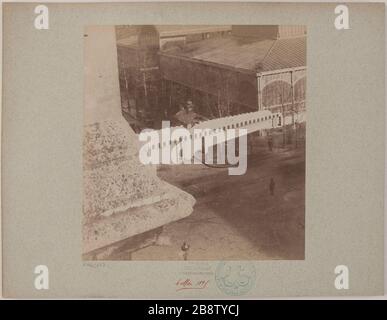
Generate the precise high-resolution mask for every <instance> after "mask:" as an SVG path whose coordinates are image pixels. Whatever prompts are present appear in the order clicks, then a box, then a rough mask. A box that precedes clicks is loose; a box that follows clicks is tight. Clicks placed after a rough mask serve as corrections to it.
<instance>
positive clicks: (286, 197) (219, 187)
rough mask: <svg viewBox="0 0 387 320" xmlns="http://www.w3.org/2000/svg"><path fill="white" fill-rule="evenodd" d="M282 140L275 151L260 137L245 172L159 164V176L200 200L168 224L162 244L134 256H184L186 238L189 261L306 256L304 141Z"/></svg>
mask: <svg viewBox="0 0 387 320" xmlns="http://www.w3.org/2000/svg"><path fill="white" fill-rule="evenodd" d="M277 138H280V137H277ZM278 140H280V139H277V143H275V144H274V149H273V151H272V152H270V151H269V150H268V148H267V140H266V139H265V138H260V140H259V142H258V143H256V144H255V148H254V152H253V154H251V155H250V156H249V158H248V169H247V172H246V174H245V175H242V176H229V175H228V171H227V169H224V168H222V169H219V168H209V167H206V166H204V165H181V166H167V165H163V166H160V168H159V170H158V175H159V177H160V178H162V179H164V180H165V181H167V182H169V183H171V184H173V185H176V186H178V187H179V188H181V189H183V190H185V191H187V192H189V193H190V194H192V195H193V196H194V197H195V199H196V200H197V202H196V205H195V207H194V211H193V213H192V214H191V215H190V216H189V217H187V218H185V219H182V220H180V221H177V222H174V223H171V224H169V225H167V226H165V227H164V231H163V233H162V235H161V237H160V239H159V245H157V246H151V247H148V248H145V249H142V250H140V251H137V252H135V253H134V254H133V256H132V258H133V259H134V260H182V259H183V255H182V253H183V252H182V250H181V246H182V244H183V243H184V242H186V243H187V244H188V245H189V249H188V255H187V257H188V260H222V259H225V260H239V259H241V260H244V259H252V260H265V259H270V260H271V259H297V260H298V259H304V233H305V231H304V229H305V223H304V221H305V219H304V217H305V214H304V212H305V195H304V194H305V186H304V181H305V149H304V146H303V145H304V144H303V143H302V144H299V145H298V147H297V148H295V145H294V144H293V145H292V146H291V147H288V148H286V149H284V148H282V147H280V146H282V144H281V143H278ZM271 178H273V179H274V182H275V188H274V195H271V194H270V189H269V184H270V179H271Z"/></svg>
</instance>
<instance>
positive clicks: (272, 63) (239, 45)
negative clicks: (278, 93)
mask: <svg viewBox="0 0 387 320" xmlns="http://www.w3.org/2000/svg"><path fill="white" fill-rule="evenodd" d="M160 55H166V56H173V57H176V58H185V59H189V60H192V61H197V62H203V63H206V62H207V63H211V64H217V65H223V66H227V67H233V68H237V69H245V70H249V71H254V72H265V71H272V70H278V69H287V68H295V67H303V66H306V37H305V36H301V37H295V38H280V39H266V40H256V39H246V38H240V37H233V36H230V37H225V38H215V39H206V40H202V41H198V42H193V43H189V44H186V45H185V46H179V47H173V48H171V49H169V50H166V51H163V52H161V53H160Z"/></svg>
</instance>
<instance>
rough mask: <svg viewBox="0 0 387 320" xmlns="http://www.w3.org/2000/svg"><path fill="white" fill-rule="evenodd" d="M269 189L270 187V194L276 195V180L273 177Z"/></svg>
mask: <svg viewBox="0 0 387 320" xmlns="http://www.w3.org/2000/svg"><path fill="white" fill-rule="evenodd" d="M269 189H270V195H271V196H274V189H275V182H274V179H273V178H271V179H270V185H269Z"/></svg>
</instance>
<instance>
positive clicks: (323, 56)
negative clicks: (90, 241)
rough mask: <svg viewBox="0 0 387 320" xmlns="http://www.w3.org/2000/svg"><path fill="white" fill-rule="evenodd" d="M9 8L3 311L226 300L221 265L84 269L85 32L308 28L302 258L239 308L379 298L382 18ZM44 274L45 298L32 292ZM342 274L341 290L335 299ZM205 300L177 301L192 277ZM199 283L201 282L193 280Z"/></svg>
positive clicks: (375, 14)
mask: <svg viewBox="0 0 387 320" xmlns="http://www.w3.org/2000/svg"><path fill="white" fill-rule="evenodd" d="M336 5H337V4H334V3H324V4H306V3H303V4H301V3H300V4H285V3H281V4H279V3H276V4H273V3H272V4H264V3H191V4H189V3H142V4H135V3H132V4H129V3H127V4H125V3H119V4H70V3H69V4H53V3H51V4H47V6H48V8H49V15H50V16H49V17H50V29H49V30H36V29H35V28H34V25H33V23H34V18H35V14H34V7H35V6H36V4H22V3H20V4H17V3H14V4H4V8H3V16H4V18H3V41H4V44H3V54H4V55H3V63H4V67H3V115H2V121H3V123H2V129H3V132H2V135H3V136H2V148H3V149H2V179H3V181H2V183H3V188H2V211H3V212H2V223H3V289H4V290H3V293H4V295H5V296H7V297H36V298H39V297H128V298H168V297H170V298H183V297H190V298H194V297H203V298H205V297H218V298H230V296H227V295H226V294H225V293H223V292H222V291H220V290H219V288H218V287H217V285H216V282H215V272H216V267H217V266H218V264H219V262H217V261H210V262H206V261H203V262H184V261H182V262H167V261H163V262H150V261H149V262H146V261H142V262H141V261H125V262H124V261H117V262H95V263H92V262H83V261H82V260H81V218H82V152H81V147H82V143H81V142H82V132H83V128H82V123H83V32H84V27H85V26H87V25H117V24H302V25H306V26H307V32H308V38H307V68H308V75H307V110H308V111H307V112H308V120H307V154H306V160H307V161H306V225H305V230H306V239H305V241H306V256H305V260H303V261H256V262H255V263H254V264H255V270H256V283H255V286H254V287H253V288H252V289H251V290H250V291H249V292H248V293H246V294H245V295H244V296H243V297H259V296H316V295H318V296H328V295H382V294H383V227H384V226H383V205H384V203H383V198H384V39H385V38H384V4H383V3H379V4H370V3H367V4H355V3H352V4H348V8H349V13H350V29H349V30H340V31H338V30H336V29H335V27H334V24H333V23H334V19H335V14H334V8H335V6H336ZM40 264H44V265H47V266H48V268H49V272H50V288H49V290H39V291H38V290H36V289H35V288H34V277H35V275H34V267H35V266H36V265H40ZM339 264H344V265H347V266H348V268H349V272H350V283H349V285H350V287H349V289H348V290H340V291H338V290H336V289H335V287H334V279H335V274H334V268H335V266H336V265H339ZM190 272H191V273H192V272H193V273H194V274H196V275H200V276H202V275H205V276H206V277H207V278H208V279H210V283H209V287H208V288H207V289H206V290H199V291H189V290H188V291H186V290H183V291H178V292H177V291H176V286H175V283H176V281H177V280H178V279H181V278H184V277H185V275H186V274H187V273H190ZM195 272H196V273H195Z"/></svg>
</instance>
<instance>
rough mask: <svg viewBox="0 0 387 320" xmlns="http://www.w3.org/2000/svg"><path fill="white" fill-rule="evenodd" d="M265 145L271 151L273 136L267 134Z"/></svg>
mask: <svg viewBox="0 0 387 320" xmlns="http://www.w3.org/2000/svg"><path fill="white" fill-rule="evenodd" d="M267 145H268V147H269V150H270V152H271V151H273V137H272V136H269V137H268V139H267Z"/></svg>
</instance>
